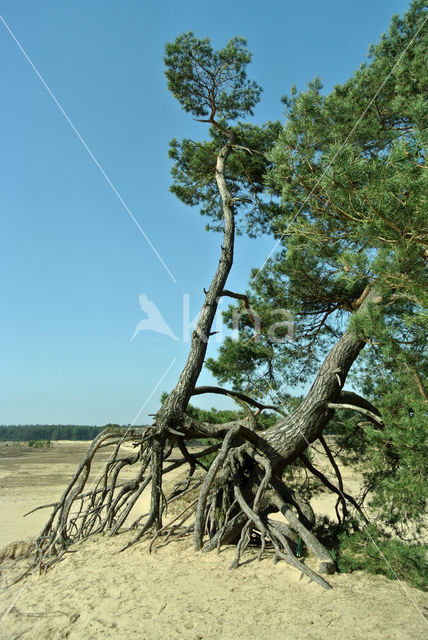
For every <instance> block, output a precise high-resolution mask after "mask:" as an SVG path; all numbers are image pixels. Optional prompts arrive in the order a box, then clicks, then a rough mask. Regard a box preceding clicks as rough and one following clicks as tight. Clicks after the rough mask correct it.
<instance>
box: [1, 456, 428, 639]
mask: <svg viewBox="0 0 428 640" xmlns="http://www.w3.org/2000/svg"><path fill="white" fill-rule="evenodd" d="M86 446H87V445H86V444H79V443H65V444H64V443H58V444H55V447H54V449H53V450H51V451H50V452H46V451H45V452H40V451H39V452H31V454H27V452H25V454H26V455H24V454H23V453H22V452H18V453H20V455H18V456H16V457H10V456H9V457H6V458H4V457H3V458H2V456H1V451H0V509H1V514H2V521H4V522H5V523H6V524H7V526H5V527H2V531H1V538H0V546H1V545H2V544H7V543H8V542H10V541H11V540H13V539H15V540H16V539H22V538H24V537H26V536H32V535H35V534H36V533H38V532H39V529H40V526H41V525H42V524H43V523H44V521H45V518H46V515H47V514H46V512H45V513H43V512H37V513H36V514H34V516H30V518H33V520H28V522H27V523H26V525H25V527H24V528H23V526H22V519H21V517H20V515H21V513H22V512H23V511H24V510H27V509H28V508H33V507H34V506H37V505H38V504H40V501H42V502H43V501H44V500H47V501H51V500H55V499H57V497H58V493H60V492H61V489H62V488H63V486H64V483H65V482H66V479H67V478H68V477H70V475H71V474H72V472H73V471H74V469H75V463H76V458H77V459H79V458H80V456H81V453H82V451H83V450H85V449H86ZM100 462H101V461H100ZM24 473H25V474H27V475H23V474H24ZM351 480H352V479H351V478H350V479H349V481H351ZM325 507H326V508H327V507H329V508H331V505H330V506H329V505H325ZM35 518H36V520H35ZM24 522H25V521H24ZM30 522H31V524H28V523H30ZM128 539H129V534H128V533H125V534H122V535H121V536H118V537H116V538H113V539H112V538H108V537H98V538H94V539H92V540H88V541H86V542H85V543H84V544H82V545H79V546H78V547H76V553H71V554H68V555H67V556H66V557H65V558H64V560H63V561H62V562H61V563H60V564H59V565H57V566H56V567H55V568H54V569H52V570H51V571H50V572H48V574H46V575H45V576H41V577H39V576H33V577H31V578H30V579H29V580H27V582H25V583H21V584H20V585H16V586H14V587H10V588H9V589H2V591H1V593H0V618H2V616H3V618H2V620H1V623H0V638H2V639H3V638H4V639H5V640H6V639H7V640H18V638H23V639H26V640H30V639H32V638H34V639H37V640H39V639H45V638H46V639H48V638H49V639H52V640H55V639H57V638H58V639H59V638H71V639H72V640H80V639H81V638H85V639H86V638H87V639H88V640H89V639H98V638H117V639H118V640H122V639H125V638H138V639H140V640H141V639H142V640H151V639H153V640H155V639H156V640H160V639H165V640H169V639H175V638H177V639H178V638H186V639H187V638H188V639H191V640H196V639H204V640H208V639H213V640H214V639H217V638H218V639H225V640H226V639H232V638H233V639H234V638H237V637H238V638H239V637H246V638H250V639H253V638H254V639H256V638H257V639H262V640H265V639H266V640H277V639H278V640H279V639H281V640H282V639H285V638H287V637H292V638H293V640H303V639H305V640H306V639H308V640H311V639H314V640H315V639H317V640H318V639H319V640H327V638H328V639H329V640H336V639H339V638H349V639H350V640H352V639H354V638H355V639H360V638H364V639H367V640H370V639H380V638H382V639H384V638H385V639H391V640H392V639H395V638H396V639H397V640H398V639H400V640H401V639H416V638H424V637H428V626H427V624H426V622H425V621H424V619H423V618H422V615H421V614H422V613H425V614H426V613H427V612H428V602H427V599H426V597H425V594H423V593H421V592H420V591H417V590H415V589H413V588H411V587H410V586H408V585H406V584H400V583H398V582H391V581H389V580H387V579H386V578H384V577H380V576H379V577H373V576H368V575H366V574H363V573H354V574H348V575H335V576H330V577H329V580H330V583H331V584H332V586H333V587H334V588H333V590H332V591H328V592H327V591H324V590H322V589H321V588H320V587H318V586H317V585H315V584H312V583H309V581H308V580H307V579H306V578H303V579H300V578H299V574H298V573H297V572H296V571H295V570H294V569H292V568H291V567H288V566H286V565H285V564H284V563H279V564H277V565H276V566H273V564H272V560H271V558H269V557H266V558H264V559H263V560H262V561H261V562H259V563H258V562H256V561H252V558H253V554H252V553H251V551H250V552H249V553H248V554H247V555H246V556H245V558H244V564H243V565H242V566H241V567H239V569H237V570H235V571H228V570H227V567H228V566H229V565H230V563H231V561H232V559H233V555H234V551H233V550H232V549H226V550H225V551H223V552H222V553H221V554H219V555H217V554H208V555H204V554H201V553H198V554H195V553H194V552H193V550H192V548H191V543H190V542H189V541H176V542H173V543H171V544H169V545H168V546H166V547H161V548H159V549H157V550H156V552H155V553H153V554H151V555H149V554H148V553H147V543H142V544H139V545H136V546H134V547H131V548H130V549H128V550H126V551H125V552H123V553H120V554H119V553H117V552H118V550H119V548H120V547H121V546H122V545H123V544H124V543H126V541H127V540H128ZM12 563H13V561H12V560H11V559H7V558H5V559H4V561H3V563H2V564H1V566H0V568H1V578H2V586H3V587H4V586H5V584H6V583H7V581H8V580H9V579H10V577H11V575H13V574H14V573H15V572H16V571H17V569H18V567H13V568H12V567H11V565H12ZM21 564H22V562H21ZM418 609H419V612H418Z"/></svg>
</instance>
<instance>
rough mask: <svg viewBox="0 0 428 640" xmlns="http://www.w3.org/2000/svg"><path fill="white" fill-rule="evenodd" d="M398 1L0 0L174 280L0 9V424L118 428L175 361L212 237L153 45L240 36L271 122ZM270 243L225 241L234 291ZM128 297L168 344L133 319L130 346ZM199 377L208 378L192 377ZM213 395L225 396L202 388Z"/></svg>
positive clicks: (204, 281) (149, 400) (365, 38)
mask: <svg viewBox="0 0 428 640" xmlns="http://www.w3.org/2000/svg"><path fill="white" fill-rule="evenodd" d="M407 6H408V3H407V2H403V1H400V0H376V1H375V2H373V0H359V2H351V1H349V0H348V1H346V0H326V1H325V2H319V1H316V0H301V1H300V2H296V1H293V2H292V1H291V0H278V1H277V0H272V1H270V2H268V3H266V4H265V5H264V8H263V9H262V4H261V3H260V2H253V1H252V0H245V1H244V0H228V1H227V2H226V1H224V0H218V1H217V2H216V3H215V4H212V3H206V2H196V1H195V0H191V1H190V0H189V1H186V0H182V1H181V2H176V1H174V2H173V1H171V0H167V1H164V2H162V3H159V2H153V1H141V2H138V1H137V0H122V1H121V2H119V1H116V2H114V1H113V0H91V2H86V1H83V0H75V1H74V2H72V3H71V2H70V3H64V2H57V1H56V0H55V1H53V0H41V1H39V2H34V1H33V0H11V1H5V2H0V13H1V15H2V17H3V19H4V21H5V22H6V23H7V24H8V25H9V27H10V29H11V30H12V31H13V33H14V35H15V37H16V39H17V40H18V41H19V43H20V44H21V46H22V47H23V49H24V50H25V51H26V52H27V54H28V56H29V58H30V59H31V61H32V63H33V64H34V65H35V67H36V68H37V69H38V71H39V72H40V74H41V75H42V77H43V78H44V80H45V81H46V83H47V85H48V86H49V88H50V90H51V91H52V92H53V94H54V95H55V96H56V98H57V100H58V101H59V103H60V104H61V106H62V108H63V109H64V111H65V112H66V113H67V114H68V116H69V118H70V119H71V121H72V122H73V124H74V126H75V127H76V129H77V130H78V132H79V133H80V135H81V137H82V138H83V140H84V141H85V143H86V144H87V145H88V147H89V148H90V149H91V150H92V152H93V154H94V156H95V157H96V159H97V161H98V163H99V164H100V165H101V166H102V168H103V170H104V171H105V173H106V174H107V175H108V177H109V179H110V181H111V183H112V184H113V185H114V187H115V189H116V190H117V192H118V193H119V194H120V196H121V198H122V199H123V201H124V202H125V203H126V206H127V207H128V209H129V211H130V212H131V213H132V214H133V216H135V219H136V220H137V221H138V223H139V225H140V227H141V229H142V230H143V231H144V232H145V234H147V236H148V237H149V238H150V240H151V242H152V243H153V245H154V247H155V248H156V251H157V252H158V253H159V255H160V256H161V257H162V259H163V260H164V262H165V264H166V265H167V267H168V269H169V271H170V272H171V274H172V275H173V277H174V279H175V280H176V282H174V281H173V279H172V278H171V276H170V275H169V274H168V272H167V271H166V269H165V268H164V267H163V265H162V264H161V262H160V261H159V259H158V257H157V256H156V254H155V253H154V251H153V250H152V249H151V247H150V246H149V245H148V243H147V241H146V239H145V238H144V236H143V235H142V233H141V231H140V230H139V229H138V227H137V226H136V224H135V223H134V221H133V220H132V219H131V217H130V215H129V213H128V212H127V210H126V209H125V207H124V205H123V204H122V203H121V202H120V200H119V199H118V197H117V195H116V194H115V193H114V191H113V189H112V187H111V186H110V185H109V184H108V182H107V180H106V179H105V177H104V176H103V175H102V173H101V172H100V170H99V168H98V167H97V166H96V164H95V163H94V161H93V159H92V158H91V157H90V155H89V153H88V151H87V150H86V149H85V148H84V146H83V144H82V142H81V141H80V140H79V139H78V137H77V135H76V133H75V132H74V131H73V130H72V128H71V127H70V124H69V123H68V122H67V120H66V118H65V117H64V115H63V114H62V113H61V111H60V109H59V108H58V106H57V105H56V104H55V102H54V101H53V99H52V97H51V96H50V95H49V93H48V91H47V90H46V88H45V87H44V86H43V84H42V82H41V80H40V79H39V78H38V77H37V75H36V73H35V71H34V70H33V68H32V67H31V65H30V64H29V62H28V61H27V60H26V58H25V57H24V55H23V53H22V52H21V50H20V49H19V47H18V45H17V43H16V42H15V41H14V40H13V38H12V36H11V35H10V33H9V32H8V31H7V29H6V27H5V25H4V24H3V23H2V22H0V60H1V80H0V82H1V92H2V100H1V103H0V128H1V140H2V149H3V152H2V154H1V156H0V158H1V159H0V162H1V170H0V194H1V196H0V217H1V228H2V233H1V236H0V282H1V315H0V328H1V331H0V352H1V359H0V424H24V423H48V424H52V423H63V424H67V423H73V424H99V425H102V424H106V423H107V422H118V423H122V424H128V423H130V422H131V421H133V420H134V418H135V417H136V415H137V414H138V412H140V411H141V412H140V414H139V417H138V419H137V424H143V423H146V422H147V421H148V420H149V418H148V414H149V413H153V412H155V411H156V410H157V408H158V406H159V397H160V394H161V392H162V391H164V390H168V389H170V388H171V387H172V386H173V385H174V383H175V380H176V379H177V376H178V374H179V372H180V370H181V367H182V366H183V364H184V361H185V358H186V355H187V351H188V344H187V343H186V342H185V341H183V336H182V332H183V295H184V294H188V296H189V298H188V299H189V309H190V316H191V317H192V318H193V316H194V315H195V314H197V312H198V309H199V306H200V304H201V302H202V298H203V288H204V287H207V286H208V285H209V282H210V279H211V276H212V274H213V272H214V270H215V268H216V263H217V259H218V255H219V249H220V241H221V238H220V236H218V235H216V234H212V233H207V232H206V231H205V230H204V226H205V223H206V220H204V219H203V218H201V217H200V215H199V213H198V211H197V210H196V209H190V208H186V207H184V206H183V205H182V204H181V203H180V202H179V201H178V200H177V199H176V198H175V197H174V196H173V195H172V194H171V193H169V191H168V189H169V185H170V173H169V172H170V166H171V165H170V161H169V159H168V141H169V140H170V139H171V138H173V137H177V138H181V137H192V138H194V139H197V138H200V139H202V138H203V137H204V135H205V130H204V125H202V124H198V123H196V122H194V121H193V120H192V118H191V116H190V115H189V114H186V113H184V112H182V111H181V110H180V107H179V105H178V103H177V102H176V101H175V100H174V98H173V97H172V95H170V94H169V93H168V90H167V88H166V81H165V77H164V68H163V51H164V44H165V42H167V41H171V40H174V39H175V37H176V36H177V35H178V34H179V33H181V32H183V31H188V30H193V31H194V32H195V33H196V35H197V36H199V37H205V36H208V37H210V38H211V40H212V42H213V44H214V45H215V46H219V47H221V46H223V45H224V44H225V43H226V41H227V40H228V39H229V38H231V37H233V36H234V35H241V36H244V37H246V38H247V40H248V47H249V48H250V50H251V51H252V52H253V56H254V57H253V63H252V64H251V66H250V68H249V76H250V77H251V78H253V79H255V80H257V81H258V82H259V84H261V85H262V86H263V88H264V92H263V94H262V100H261V102H260V105H259V106H258V107H257V110H256V113H255V117H254V120H253V121H254V122H256V123H262V122H264V121H265V120H268V119H270V120H276V119H282V118H283V105H282V104H281V102H280V98H281V96H283V95H284V94H286V93H288V92H289V90H290V86H291V85H292V84H293V83H295V84H297V87H298V88H299V89H302V88H304V86H305V84H306V83H307V81H309V80H311V79H312V78H313V77H314V76H315V75H318V76H320V77H321V78H322V80H323V82H324V90H325V91H329V90H330V89H331V88H332V87H333V86H334V84H336V83H340V82H343V81H345V80H346V79H347V78H348V77H349V76H350V75H351V74H352V72H353V71H354V70H355V69H356V68H357V67H358V66H359V64H360V63H361V62H363V60H364V59H365V56H366V54H367V49H368V46H369V44H370V43H372V42H377V41H378V39H379V35H380V34H381V33H382V32H384V31H386V30H387V29H388V26H389V22H390V17H391V15H392V14H393V13H403V12H404V11H405V10H406V8H407ZM273 244H274V242H273V240H272V238H268V237H266V238H260V239H258V240H257V241H250V240H248V239H245V238H238V241H237V248H236V257H235V265H234V267H233V271H232V274H231V278H230V281H229V283H228V286H229V288H231V289H234V290H239V291H243V290H245V288H246V286H247V282H248V274H249V271H250V269H251V268H252V267H260V266H261V265H262V264H263V262H264V259H265V257H266V255H267V254H268V253H269V252H270V251H271V249H272V247H273ZM140 293H145V294H146V295H147V297H148V298H149V299H150V300H152V301H153V302H154V303H155V304H156V305H157V307H158V308H159V310H160V311H161V313H162V315H163V317H164V318H165V320H166V322H167V323H168V324H169V325H170V327H171V329H172V331H173V332H174V333H175V334H176V335H177V336H178V337H179V338H180V339H179V340H178V341H174V340H173V339H172V338H170V337H168V336H166V335H161V334H158V333H155V332H152V331H142V332H140V333H139V334H138V335H137V336H136V337H135V339H134V340H133V341H132V342H130V338H131V337H132V335H133V333H134V330H135V327H136V325H137V323H138V322H139V321H140V320H142V318H144V314H143V312H142V311H141V308H140V306H139V302H138V296H139V294H140ZM216 348H217V345H216V343H215V342H214V343H213V344H212V345H210V347H209V354H210V355H215V351H216ZM174 358H175V361H174ZM172 363H173V364H172ZM168 367H170V368H169V369H168ZM165 372H167V373H166V375H165ZM164 375H165V377H164V378H163V380H162V381H161V382H160V383H159V381H160V380H161V378H162V377H163V376H164ZM201 382H202V383H205V384H208V383H210V382H212V378H211V377H210V375H209V374H202V377H201ZM157 385H158V386H157ZM156 386H157V388H156V389H155V387H156ZM214 403H216V405H217V406H227V400H225V401H221V402H220V403H219V401H218V399H217V398H214V399H213V398H211V397H210V398H205V399H203V400H202V399H200V398H199V399H198V404H199V405H200V406H211V405H213V404H214ZM143 406H144V408H143V409H142V407H143Z"/></svg>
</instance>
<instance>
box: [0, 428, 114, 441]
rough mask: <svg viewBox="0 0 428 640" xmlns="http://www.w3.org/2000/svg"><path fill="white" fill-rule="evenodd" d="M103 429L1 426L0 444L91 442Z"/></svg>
mask: <svg viewBox="0 0 428 640" xmlns="http://www.w3.org/2000/svg"><path fill="white" fill-rule="evenodd" d="M104 428H105V427H95V426H88V425H76V424H23V425H7V426H5V425H1V426H0V442H7V441H9V442H27V441H28V440H93V439H94V438H95V437H96V436H97V435H98V434H99V433H100V432H101V431H102V430H103V429H104Z"/></svg>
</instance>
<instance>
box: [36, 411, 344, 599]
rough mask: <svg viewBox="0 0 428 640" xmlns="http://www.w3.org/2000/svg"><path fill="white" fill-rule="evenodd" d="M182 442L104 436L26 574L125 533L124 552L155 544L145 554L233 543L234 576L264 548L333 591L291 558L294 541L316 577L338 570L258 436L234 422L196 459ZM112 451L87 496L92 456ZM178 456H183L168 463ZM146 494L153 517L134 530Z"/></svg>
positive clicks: (147, 432) (166, 435)
mask: <svg viewBox="0 0 428 640" xmlns="http://www.w3.org/2000/svg"><path fill="white" fill-rule="evenodd" d="M247 424H248V423H247ZM251 426H253V425H251ZM178 434H181V432H180V431H177V430H175V429H174V430H172V429H171V430H168V429H163V430H162V429H160V428H159V427H156V426H153V427H150V428H144V429H132V430H128V431H127V430H111V431H105V432H103V433H102V434H100V435H99V436H98V437H97V438H96V439H95V440H94V442H93V443H92V444H91V445H90V447H89V449H88V452H87V454H86V455H85V457H84V459H83V460H82V462H81V464H80V465H79V467H78V469H77V471H76V473H75V475H74V476H73V478H72V480H71V482H70V484H69V486H68V487H67V489H66V490H65V492H64V494H63V495H62V497H61V499H60V500H59V501H58V502H57V503H56V504H54V505H50V506H53V510H52V514H51V516H50V518H49V520H48V523H47V524H46V526H45V528H44V529H43V531H42V533H41V535H40V536H39V537H38V538H37V540H36V543H35V545H36V558H35V561H34V564H33V567H32V569H33V570H34V568H36V569H38V570H39V571H46V570H47V569H48V568H49V567H51V566H52V565H53V564H55V563H56V562H58V561H59V560H60V559H61V558H62V557H63V556H64V555H65V554H66V553H68V552H69V551H70V546H71V545H72V544H73V543H75V542H76V541H78V540H83V539H85V538H88V537H89V536H90V535H93V534H97V533H98V534H99V533H103V534H107V535H115V534H118V533H120V532H121V531H123V530H124V528H126V529H127V530H130V529H136V530H137V533H136V535H135V536H134V538H133V539H132V540H131V541H129V542H128V543H127V544H126V545H125V546H123V547H122V549H121V551H124V550H125V549H127V548H128V547H130V546H131V545H133V544H135V543H136V542H137V541H138V540H141V538H142V537H143V536H145V535H146V534H149V535H151V540H150V544H149V551H152V550H153V549H154V548H155V547H159V546H163V545H164V544H166V543H167V542H168V541H169V540H170V539H171V537H177V536H178V537H181V536H184V535H189V534H193V540H194V547H195V549H196V550H200V549H202V550H203V551H210V550H212V549H220V547H221V546H222V545H224V544H235V545H236V555H235V559H234V561H233V563H232V566H231V568H236V567H238V566H239V563H240V560H241V557H242V554H243V553H244V551H245V550H246V549H247V548H248V546H249V545H250V544H252V545H253V544H257V546H258V558H259V559H260V558H261V557H262V555H263V554H264V552H265V550H266V549H267V548H270V549H273V551H274V560H275V561H277V560H278V559H283V560H285V561H286V562H288V563H289V564H290V565H291V566H293V567H295V568H296V569H298V570H299V571H300V572H301V573H303V574H304V575H306V576H308V577H309V578H310V579H311V580H313V581H315V582H317V584H319V585H320V586H322V587H323V588H326V589H328V588H330V585H329V584H328V583H327V582H326V580H325V579H324V578H322V577H321V576H320V575H318V574H317V573H315V572H314V571H312V570H311V569H310V568H309V567H307V566H306V565H305V563H304V560H303V559H297V558H296V557H295V554H294V552H293V549H295V545H296V541H297V539H298V537H299V536H300V537H301V538H302V539H303V540H304V542H305V544H306V546H307V547H308V549H310V550H311V551H312V552H313V553H314V554H315V555H316V556H317V557H318V559H319V560H320V572H321V573H331V572H332V571H333V570H334V563H333V561H332V560H331V558H330V556H329V554H328V552H327V550H326V549H325V548H324V547H323V546H322V545H321V544H320V543H319V542H318V541H317V540H316V538H315V537H314V536H313V535H312V534H311V532H310V530H309V529H310V527H311V526H312V524H313V512H312V510H311V509H310V507H309V505H307V504H306V503H305V502H304V501H302V500H301V499H300V498H299V497H298V496H296V495H295V494H294V493H293V492H292V491H291V490H290V489H289V488H288V487H286V486H285V484H284V482H283V481H282V479H281V477H279V476H278V475H276V473H275V470H274V468H273V466H272V464H271V461H270V459H269V457H268V455H266V454H265V453H263V452H262V451H261V450H260V448H259V446H258V445H259V442H260V437H259V436H258V435H256V434H255V432H254V430H251V429H249V428H248V426H245V425H243V424H242V421H241V423H239V422H238V423H235V424H233V425H232V426H230V428H229V430H228V431H227V432H226V435H225V436H224V438H223V441H222V442H218V443H216V444H213V445H210V446H208V447H206V448H205V449H203V450H200V449H198V450H197V451H195V450H194V448H193V449H189V439H187V441H186V438H185V437H184V436H182V435H178ZM248 440H250V442H248ZM130 443H132V446H133V449H134V451H131V452H130V451H129V449H128V450H126V449H125V448H124V445H128V446H129V444H130ZM109 446H110V448H111V449H112V453H111V455H110V457H109V458H108V459H107V461H106V462H105V464H104V468H103V471H102V473H101V474H100V475H99V477H98V478H97V479H96V480H95V482H93V484H92V487H91V486H89V488H88V485H89V482H90V480H91V479H92V475H93V463H94V458H95V455H96V454H97V453H98V452H99V451H100V450H101V449H103V450H105V448H107V447H109ZM177 453H179V454H181V455H180V457H178V458H174V457H173V456H174V455H176V454H177ZM212 453H216V457H215V459H214V461H213V462H212V464H211V465H210V466H209V468H208V466H207V465H206V464H205V462H204V461H203V460H202V458H204V457H205V456H207V455H208V454H212ZM181 467H182V468H183V471H185V470H186V473H185V477H180V479H179V481H178V482H176V483H175V485H174V486H173V487H172V489H171V488H170V490H169V492H168V493H165V489H164V485H165V476H167V474H168V473H170V472H172V471H174V470H177V469H179V468H181ZM198 468H199V472H198V474H195V472H196V470H197V469H198ZM134 469H136V471H135V472H134V473H133V475H132V477H130V472H131V471H133V470H134ZM145 491H150V509H149V511H148V512H147V513H146V514H144V516H142V515H138V516H137V517H136V518H135V515H134V520H133V521H132V523H131V524H130V523H129V522H128V520H130V519H131V518H130V516H131V514H132V513H135V512H134V511H133V510H134V507H135V506H136V505H137V503H138V501H139V499H140V497H141V496H142V494H143V493H144V492H145ZM174 503H176V504H178V505H179V508H178V513H177V514H176V515H175V514H174V517H173V518H172V519H171V518H170V519H169V520H167V521H165V517H166V515H167V512H168V508H169V507H170V506H171V505H173V504H174ZM45 506H46V505H45ZM293 509H295V510H296V511H293ZM278 511H281V512H282V514H283V515H284V517H285V521H284V522H276V521H274V520H272V519H270V518H269V517H268V515H269V514H270V513H272V512H278ZM296 514H297V515H296ZM150 532H151V533H150Z"/></svg>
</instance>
